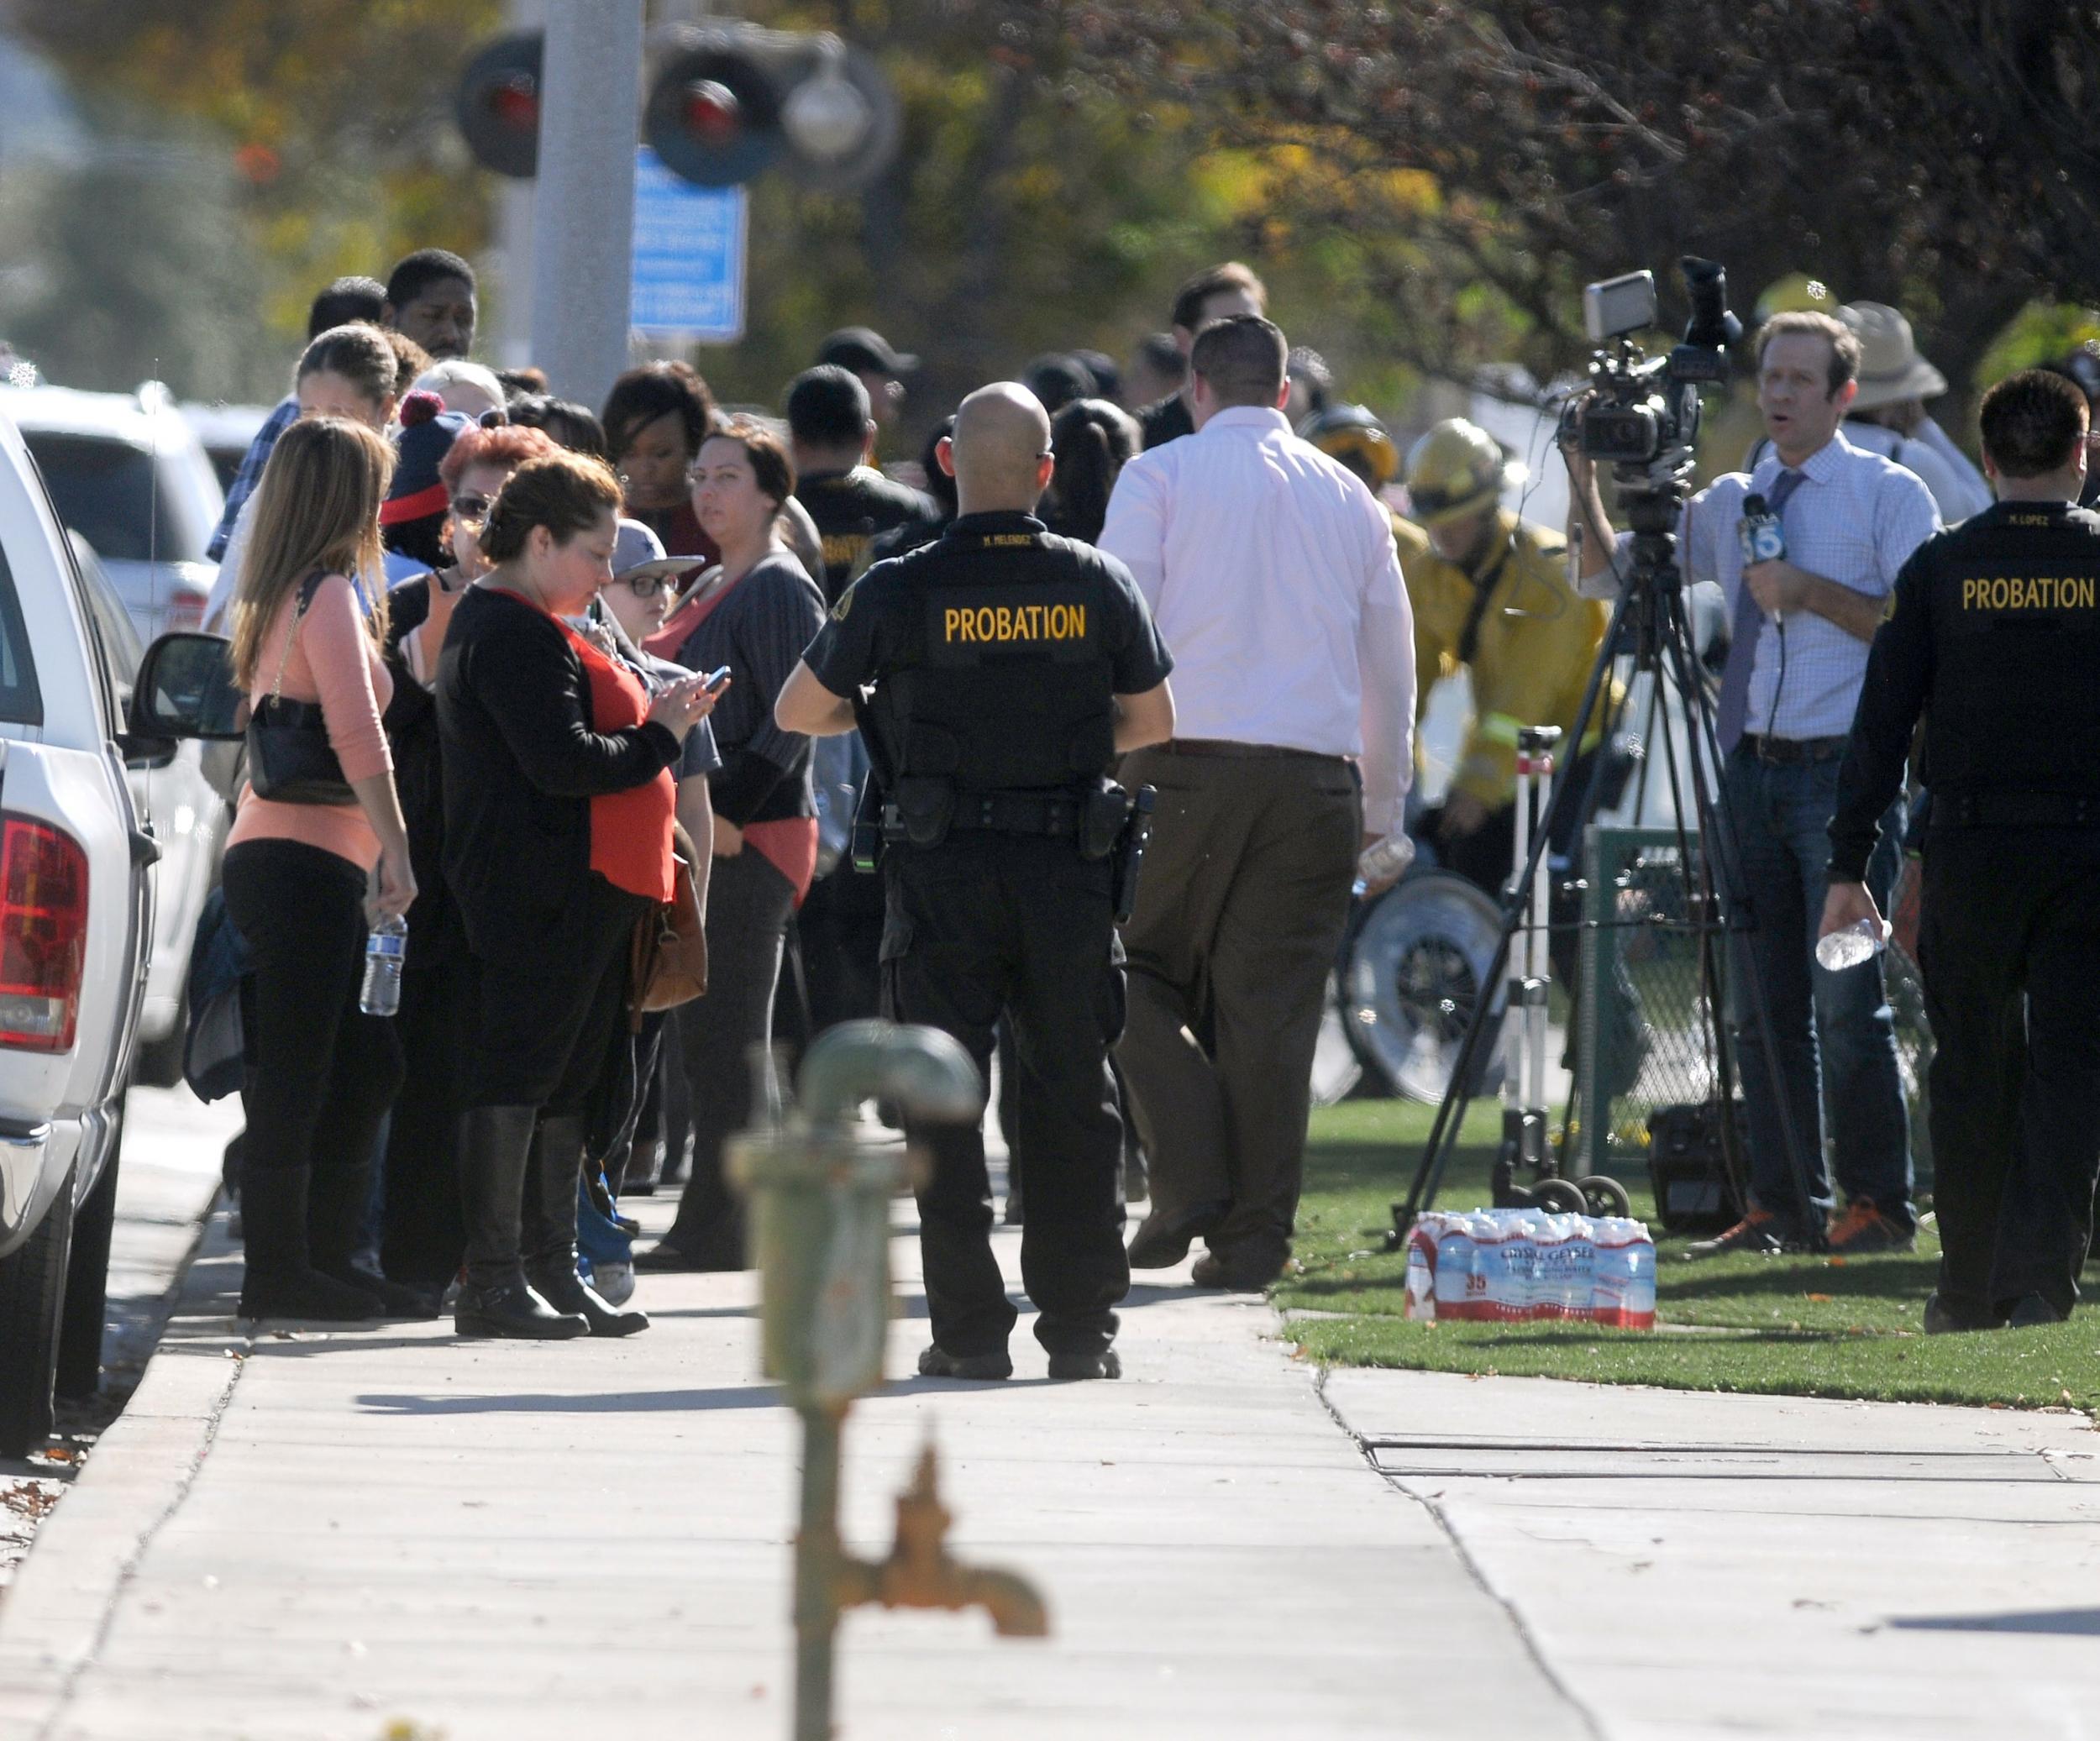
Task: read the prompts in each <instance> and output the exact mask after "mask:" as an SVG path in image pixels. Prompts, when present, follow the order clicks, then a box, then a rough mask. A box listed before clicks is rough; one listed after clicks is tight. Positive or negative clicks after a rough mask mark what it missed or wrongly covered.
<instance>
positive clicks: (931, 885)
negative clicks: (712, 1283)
mask: <svg viewBox="0 0 2100 1741" xmlns="http://www.w3.org/2000/svg"><path fill="white" fill-rule="evenodd" d="M939 459H940V464H941V466H942V469H943V470H944V471H947V472H949V473H951V474H952V475H953V477H954V479H955V483H956V490H957V494H958V497H959V502H960V507H961V513H960V516H959V517H958V518H957V519H956V521H955V522H953V525H951V526H950V527H949V528H948V532H947V533H946V535H945V536H943V537H942V538H939V539H937V541H936V542H934V543H931V544H927V545H925V546H922V547H921V548H919V549H916V550H914V551H912V552H911V553H908V554H906V555H904V556H900V557H899V558H895V560H893V561H890V562H884V563H878V564H876V565H875V566H874V567H873V568H871V569H869V570H868V572H867V573H866V574H864V575H862V576H861V578H860V579H859V580H858V581H857V582H855V583H854V585H853V586H851V587H850V588H848V590H847V591H846V592H845V593H843V595H841V596H840V598H839V600H838V602H837V604H836V605H835V606H833V607H832V614H831V619H830V621H828V622H827V623H826V624H825V626H824V628H823V631H822V633H820V634H819V635H818V636H817V637H816V641H815V642H813V643H811V647H810V649H809V651H808V653H806V654H805V655H804V656H803V662H802V663H801V665H800V666H799V667H797V668H796V669H795V673H794V674H793V675H792V676H791V677H790V679H789V680H788V683H787V685H786V687H785V689H784V690H782V691H781V693H780V701H779V704H778V706H777V709H776V713H777V716H778V718H779V720H780V725H781V726H782V728H783V729H784V730H786V731H790V732H808V733H809V734H811V736H813V737H824V736H827V735H829V734H831V733H833V732H845V731H849V730H851V729H852V728H853V726H854V725H855V724H856V723H858V725H859V726H861V728H862V731H863V732H864V735H865V737H866V738H867V742H868V749H869V759H870V760H871V762H872V763H874V768H875V771H876V773H877V775H878V776H879V780H880V783H881V785H882V787H883V789H884V790H885V792H887V793H888V794H889V797H890V802H889V803H888V805H886V806H885V811H884V838H885V842H886V844H885V851H884V858H883V873H884V878H885V897H886V903H887V905H886V910H885V926H884V931H883V939H882V980H883V998H884V1005H885V1009H886V1010H887V1012H888V1013H889V1014H890V1015H893V1016H895V1018H896V1019H897V1020H900V1021H911V1022H923V1023H926V1024H927V1025H931V1026H933V1027H937V1028H940V1029H942V1030H945V1031H947V1032H948V1033H950V1034H952V1035H953V1036H955V1037H956V1038H957V1039H958V1040H959V1041H962V1043H963V1045H964V1046H967V1047H968V1048H969V1051H970V1055H971V1056H972V1057H974V1058H975V1059H976V1060H977V1064H978V1067H979V1070H983V1069H984V1068H985V1067H987V1066H988V1064H989V1062H990V1058H991V1055H992V1049H993V1043H994V1040H993V1035H994V1029H995V1026H996V1025H997V1023H998V1020H999V1018H1000V1015H1001V1014H1002V1013H1004V1014H1005V1015H1008V1016H1009V1017H1010V1018H1011V1021H1012V1024H1013V1030H1014V1038H1015V1042H1016V1052H1017V1057H1018V1065H1019V1070H1020V1078H1021V1080H1020V1089H1021V1092H1020V1120H1019V1129H1018V1130H1017V1131H1016V1133H1015V1142H1014V1147H1015V1151H1016V1159H1017V1160H1018V1162H1020V1166H1021V1172H1022V1174H1023V1175H1024V1176H1025V1177H1026V1179H1027V1181H1028V1216H1027V1222H1026V1226H1025V1227H1024V1229H1023V1230H1022V1235H1021V1280H1022V1282H1023V1283H1024V1284H1025V1285H1026V1288H1027V1290H1028V1297H1029V1298H1030V1299H1032V1301H1033V1302H1034V1303H1035V1304H1036V1306H1037V1310H1038V1312H1039V1314H1040V1315H1039V1316H1038V1318H1037V1323H1036V1337H1037V1340H1038V1341H1040V1342H1041V1343H1042V1345H1043V1347H1044V1348H1045V1349H1046V1350H1047V1351H1048V1353H1049V1356H1050V1363H1049V1364H1050V1376H1051V1377H1053V1378H1114V1377H1118V1376H1120V1373H1121V1365H1120V1363H1119V1362H1118V1361H1117V1358H1116V1353H1115V1350H1114V1349H1113V1347H1112V1344H1113V1342H1114V1340H1115V1336H1116V1312H1115V1307H1116V1303H1117V1302H1118V1301H1120V1300H1121V1298H1123V1296H1124V1294H1125V1293H1127V1292H1128V1291H1129V1287H1130V1266H1129V1264H1128V1261H1126V1257H1125V1256H1124V1252H1123V1245H1122V1226H1123V1203H1122V1192H1121V1178H1122V1123H1121V1118H1120V1116H1119V1115H1118V1113H1117V1110H1116V1090H1115V1088H1114V1085H1113V1083H1112V1081H1111V1078H1110V1075H1109V1069H1108V1055H1109V1049H1110V1046H1113V1045H1114V1044H1115V1042H1116V1039H1117V1037H1118V1036H1120V1035H1121V1032H1122V1027H1123V972H1122V966H1121V950H1120V948H1119V947H1118V945H1117V943H1116V929H1115V906H1116V894H1115V889H1114V879H1115V873H1116V862H1117V855H1118V852H1119V842H1120V841H1121V838H1122V837H1123V836H1124V835H1125V833H1126V824H1127V821H1128V811H1129V807H1130V800H1129V796H1128V794H1125V793H1124V792H1123V791H1122V789H1121V788H1120V787H1118V786H1116V784H1115V783H1114V782H1113V781H1111V780H1110V779H1108V778H1107V775H1108V770H1109V768H1110V765H1111V764H1112V763H1113V762H1114V760H1115V758H1116V756H1117V755H1119V754H1121V753H1123V752H1124V751H1126V750H1133V749H1137V748H1140V747H1142V746H1144V745H1147V744H1153V743H1160V742H1164V741H1165V740H1166V739H1167V738H1168V737H1169V736H1170V735H1172V733H1173V697H1172V695H1170V694H1169V692H1168V687H1167V673H1168V669H1169V666H1170V663H1171V662H1170V661H1169V660H1168V657H1167V653H1166V650H1165V649H1164V648H1163V647H1162V646H1161V645H1160V642H1159V637H1158V634H1157V633H1156V632H1154V630H1153V627H1152V618H1151V616H1150V614H1149V613H1148V612H1147V610H1146V607H1145V601H1144V599H1143V597H1142V595H1140V594H1139V592H1138V590H1137V583H1136V582H1135V581H1133V580H1132V579H1131V575H1130V571H1129V570H1128V569H1126V568H1125V567H1124V566H1123V565H1122V564H1121V563H1119V562H1117V561H1116V559H1115V558H1112V557H1109V556H1105V555H1103V554H1102V553H1100V551H1098V550H1096V549H1094V548H1092V547H1091V546H1089V545H1086V544H1081V543H1074V542H1073V541H1071V540H1069V539H1066V538H1054V537H1053V536H1051V534H1050V533H1049V532H1046V531H1045V530H1044V528H1043V526H1042V522H1041V521H1039V520H1037V519H1036V518H1035V517H1034V509H1035V506H1036V503H1037V500H1038V499H1039V498H1040V497H1041V496H1042V491H1043V488H1044V486H1045V485H1047V483H1048V482H1049V480H1050V465H1051V454H1050V425H1049V421H1048V419H1047V417H1045V416H1044V414H1043V411H1042V406H1041V405H1040V404H1039V403H1038V402H1037V399H1036V397H1035V396H1034V395H1033V394H1032V393H1030V392H1029V391H1027V389H1026V388H1025V387H1021V386H1019V385H1015V384H1014V383H1012V382H1004V381H1002V382H1000V383H997V384H995V385H992V386H988V387H983V388H980V389H979V391H976V392H974V393H973V394H971V395H970V396H969V398H968V399H966V400H964V401H963V406H962V409H961V411H960V412H958V414H957V417H956V421H955V433H954V435H953V437H952V438H949V439H948V440H947V441H944V442H942V443H941V446H940V449H939ZM919 1134H920V1135H921V1140H922V1141H924V1142H925V1144H926V1146H927V1148H929V1149H930V1150H931V1151H932V1155H933V1160H934V1168H933V1177H932V1182H931V1183H929V1184H928V1185H927V1188H926V1189H924V1190H923V1191H921V1193H919V1226H920V1234H919V1238H920V1247H921V1257H922V1261H923V1266H924V1270H925V1275H926V1292H927V1311H928V1315H929V1317H930V1318H931V1319H932V1330H933V1342H932V1346H931V1347H929V1348H927V1350H926V1351H925V1352H924V1353H923V1354H922V1355H921V1356H920V1359H919V1371H920V1372H921V1374H922V1375H924V1376H926V1377H934V1378H965V1379H990V1378H1005V1377H1007V1376H1008V1375H1009V1374H1011V1372H1012V1371H1013V1362H1012V1361H1011V1358H1010V1357H1009V1356H1008V1354H1007V1351H1006V1339H1007V1336H1008V1335H1009V1334H1010V1333H1011V1330H1012V1329H1013V1326H1014V1321H1015V1318H1016V1314H1015V1311H1014V1308H1013V1306H1012V1304H1011V1303H1010V1302H1009V1301H1008V1299H1007V1298H1006V1291H1005V1283H1004V1282H1003V1281H1002V1280H1001V1279H1000V1272H999V1264H998V1261H997V1260H996V1259H995V1257H994V1256H993V1255H992V1249H991V1224H992V1208H991V1190H990V1183H989V1180H988V1178H987V1177H986V1173H985V1167H984V1138H983V1135H982V1133H981V1132H980V1131H979V1130H978V1129H977V1128H976V1127H974V1126H972V1127H969V1128H967V1129H959V1128H957V1127H953V1126H948V1127H943V1128H939V1129H935V1130H928V1131H926V1132H924V1133H919Z"/></svg>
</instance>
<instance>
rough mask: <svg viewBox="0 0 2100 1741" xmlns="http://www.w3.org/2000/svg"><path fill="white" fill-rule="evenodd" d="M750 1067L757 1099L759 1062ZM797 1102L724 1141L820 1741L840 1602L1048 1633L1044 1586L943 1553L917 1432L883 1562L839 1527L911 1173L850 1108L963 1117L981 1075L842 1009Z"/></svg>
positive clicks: (1008, 1632)
mask: <svg viewBox="0 0 2100 1741" xmlns="http://www.w3.org/2000/svg"><path fill="white" fill-rule="evenodd" d="M754 1067H756V1068H758V1069H759V1072H760V1073H761V1076H762V1081H763V1088H764V1092H761V1093H759V1094H758V1095H756V1096H754V1099H753V1104H754V1105H755V1106H757V1107H759V1109H761V1110H760V1111H759V1114H758V1117H759V1120H762V1121H765V1120H768V1114H767V1112H766V1111H765V1110H764V1109H767V1108H769V1107H770V1106H771V1105H773V1104H774V1095H773V1093H771V1087H772V1083H773V1075H772V1067H771V1060H770V1058H769V1056H767V1055H766V1054H764V1053H760V1054H759V1056H758V1057H756V1058H755V1059H754ZM798 1086H799V1088H800V1090H801V1093H800V1096H799V1104H790V1105H788V1106H786V1107H784V1108H783V1109H781V1113H780V1118H779V1120H778V1122H771V1121H766V1122H762V1123H761V1124H760V1125H759V1126H758V1127H757V1128H754V1129H753V1130H748V1131H746V1132H744V1133H743V1135H740V1136H738V1138H737V1139H736V1140H735V1141H734V1142H733V1143H732V1145H731V1146H730V1151H729V1156H728V1159H729V1172H730V1176H731V1177H732V1179H733V1180H734V1181H735V1182H736V1183H737V1184H738V1186H739V1187H740V1188H742V1189H743V1191H744V1192H745V1193H746V1194H747V1195H748V1197H749V1198H750V1199H751V1203H752V1205H753V1212H754V1213H753V1222H754V1226H755V1235H756V1240H757V1245H758V1257H759V1276H760V1280H761V1285H762V1308H761V1310H762V1316H763V1319H764V1350H765V1356H764V1369H765V1374H766V1376H767V1377H769V1378H774V1379H777V1380H778V1381H779V1382H780V1386H781V1388H782V1389H783V1391H785V1393H786V1397H787V1400H788V1402H789V1403H790V1405H791V1406H792V1407H793V1408H794V1409H795V1412H796V1413H798V1414H800V1415H801V1418H802V1431H803V1439H802V1520H801V1528H800V1529H799V1530H798V1531H797V1533H796V1535H795V1728H794V1735H795V1741H829V1738H830V1736H831V1735H832V1654H833V1649H832V1647H833V1643H834V1639H835V1637H836V1634H837V1628H838V1617H839V1614H840V1613H842V1612H843V1610H844V1609H846V1608H848V1607H857V1606H859V1605H861V1604H864V1603H878V1604H880V1605H881V1606H884V1607H940V1608H956V1609H959V1608H964V1607H984V1609H985V1610H986V1611H987V1612H988V1613H990V1615H991V1617H992V1619H993V1623H994V1624H995V1627H996V1628H997V1629H998V1631H999V1632H1000V1633H1001V1634H1002V1635H1005V1636H1010V1637H1024V1638H1040V1637H1042V1636H1043V1635H1044V1634H1045V1633H1047V1632H1048V1630H1049V1619H1048V1616H1047V1613H1046V1611H1045V1609H1044V1607H1043V1602H1042V1597H1041V1596H1040V1595H1039V1594H1037V1592H1036V1591H1035V1590H1034V1588H1033V1587H1032V1586H1030V1585H1029V1584H1027V1583H1026V1581H1024V1580H1022V1579H1021V1578H1019V1577H1016V1576H1014V1575H1013V1574H1011V1573H1010V1572H1004V1571H990V1570H986V1569H982V1568H974V1567H968V1566H963V1565H958V1563H957V1562H956V1561H955V1560H953V1559H952V1558H950V1557H949V1555H948V1550H947V1548H946V1545H945V1539H946V1535H947V1531H948V1521H949V1515H948V1511H947V1509H946V1508H944V1507H943V1506H942V1503H941V1501H940V1496H939V1485H938V1481H939V1476H938V1466H937V1460H936V1458H935V1455H934V1453H933V1450H932V1447H931V1446H930V1445H929V1446H928V1447H927V1450H926V1451H925V1452H924V1453H923V1454H922V1455H921V1457H920V1460H919V1466H918V1470H917V1472H916V1477H915V1479H914V1481H913V1482H912V1485H911V1487H908V1488H907V1489H906V1491H905V1492H903V1493H902V1494H901V1495H900V1496H899V1497H898V1500H897V1535H896V1543H895V1546H894V1547H893V1548H892V1550H890V1556H889V1558H888V1559H886V1560H872V1561H871V1560H859V1559H857V1558H855V1557H854V1556H853V1555H849V1554H848V1553H847V1552H846V1550H845V1547H844V1544H843V1543H842V1542H841V1540H840V1539H839V1532H838V1474H839V1439H840V1431H841V1429H842V1428H843V1425H844V1424H845V1418H846V1411H847V1410H848V1408H851V1407H852V1406H853V1399H854V1398H856V1397H861V1396H865V1395H866V1394H867V1393H868V1392H870V1391H872V1390H874V1389H875V1388H876V1387H878V1386H879V1384H880V1383H881V1382H882V1356H883V1347H884V1344H885V1340H886V1336H887V1330H888V1326H889V1320H890V1303H891V1301H890V1198H892V1197H894V1196H895V1195H896V1193H898V1192H900V1191H901V1190H903V1189H904V1188H906V1186H907V1185H908V1184H909V1183H911V1171H912V1162H911V1157H910V1156H908V1154H907V1153H906V1152H905V1151H900V1150H899V1149H897V1148H896V1147H895V1146H879V1147H878V1146H872V1145H869V1144H866V1143H864V1142H862V1141H860V1140H859V1139H858V1136H857V1135H856V1134H855V1130H854V1126H853V1120H854V1118H855V1116H856V1114H858V1109H859V1107H860V1104H861V1102H862V1101H864V1100H866V1099H870V1098H873V1097H876V1096H879V1097H881V1098H883V1099H887V1100H889V1101H891V1102H893V1103H894V1104H896V1105H898V1106H900V1107H901V1108H902V1109H903V1110H904V1111H905V1112H906V1114H908V1115H909V1116H911V1117H912V1118H914V1119H916V1120H922V1121H927V1122H933V1123H963V1122H967V1121H968V1120H973V1119H975V1118H977V1117H979V1115H980V1114H981V1113H982V1111H983V1109H984V1084H983V1083H982V1082H981V1081H980V1080H979V1078H978V1074H977V1067H976V1065H975V1064H974V1062H971V1059H970V1057H969V1053H968V1052H966V1051H964V1050H963V1047H962V1046H960V1045H958V1043H957V1042H956V1041H954V1040H953V1038H951V1037H950V1036H948V1035H946V1034H943V1033H941V1032H939V1031H937V1030H934V1029H932V1028H919V1027H900V1026H898V1025H895V1024H894V1023H891V1022H883V1021H858V1022H846V1023H843V1024H841V1025H839V1026H837V1027H835V1028H832V1029H829V1030H827V1031H826V1032H824V1033H823V1034H822V1035H820V1036H818V1037H817V1039H816V1042H815V1043H814V1044H813V1045H812V1046H811V1047H810V1049H809V1051H808V1052H807V1053H806V1055H805V1056H804V1057H803V1060H802V1068H801V1073H800V1076H799V1078H798Z"/></svg>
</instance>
